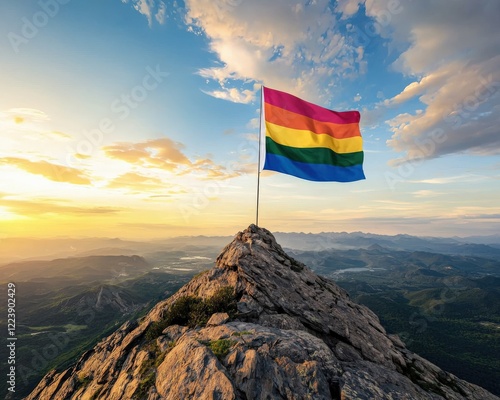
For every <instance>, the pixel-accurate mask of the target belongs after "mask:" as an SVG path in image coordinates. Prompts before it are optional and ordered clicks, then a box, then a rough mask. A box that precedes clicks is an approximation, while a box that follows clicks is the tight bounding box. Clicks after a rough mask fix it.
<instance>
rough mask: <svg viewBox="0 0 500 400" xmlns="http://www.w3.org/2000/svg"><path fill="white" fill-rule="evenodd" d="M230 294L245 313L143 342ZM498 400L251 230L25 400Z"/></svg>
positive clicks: (218, 317)
mask: <svg viewBox="0 0 500 400" xmlns="http://www.w3.org/2000/svg"><path fill="white" fill-rule="evenodd" d="M227 286H231V287H232V288H233V289H234V296H235V298H236V301H237V312H236V313H235V315H234V316H233V317H232V318H230V317H229V315H228V314H224V313H214V314H213V315H212V316H211V318H210V319H209V320H208V323H206V324H205V325H204V326H198V327H194V328H193V327H191V328H189V327H186V326H179V325H171V326H168V327H166V328H165V329H164V330H163V331H162V332H161V334H160V335H159V336H158V337H157V338H156V339H155V340H153V341H151V340H149V341H148V339H147V338H146V337H147V335H146V332H147V330H148V328H150V326H152V325H153V324H154V323H155V322H157V321H160V320H162V319H163V318H164V316H165V315H166V313H168V311H169V309H170V307H171V306H172V304H174V303H175V302H176V301H177V300H178V299H180V298H182V297H185V296H196V297H199V298H203V299H207V298H209V297H210V296H212V295H213V294H214V293H216V292H217V290H219V289H221V288H224V287H227ZM134 398H136V399H149V400H159V399H169V400H170V399H171V400H174V399H179V400H181V399H182V400H184V399H201V400H203V399H221V400H226V399H227V400H229V399H238V400H254V399H297V400H303V399H314V400H316V399H318V400H322V399H325V400H326V399H345V400H346V399H352V400H354V399H370V400H372V399H381V400H382V399H394V400H396V399H412V400H415V399H417V400H418V399H478V400H479V399H481V400H488V399H499V398H498V397H496V396H494V395H493V394H491V393H489V392H487V391H486V390H484V389H482V388H480V387H478V386H476V385H473V384H470V383H468V382H465V381H463V380H461V379H459V378H457V377H455V376H454V375H452V374H449V373H447V372H444V371H443V370H441V369H440V368H438V367H437V366H435V365H434V364H432V363H430V362H429V361H427V360H425V359H423V358H422V357H419V356H418V355H416V354H414V353H412V352H410V351H409V350H408V349H406V348H405V346H404V344H403V343H402V342H401V340H400V339H399V338H398V337H397V336H394V335H388V334H387V333H386V332H385V330H384V328H383V327H382V326H381V325H380V322H379V320H378V318H377V316H376V315H375V314H374V313H373V312H372V311H370V310H369V309H368V308H366V307H364V306H361V305H358V304H356V303H354V302H352V301H351V300H350V299H349V296H348V294H347V293H346V291H344V290H343V289H341V288H340V287H339V286H337V285H336V284H335V283H334V282H333V281H331V280H329V279H326V278H323V277H321V276H318V275H316V274H315V273H313V272H312V271H311V270H310V269H309V268H307V267H306V266H305V265H303V264H301V263H300V262H298V261H296V260H294V259H292V258H291V257H290V256H288V255H287V254H286V253H285V252H284V251H283V249H282V248H281V246H280V245H279V244H277V243H276V240H275V238H274V236H273V235H272V234H271V233H270V232H269V231H267V230H266V229H263V228H259V227H256V226H255V225H250V226H249V227H248V228H247V229H246V230H244V231H243V232H240V233H238V234H237V235H236V237H235V238H234V240H233V241H232V242H231V243H230V244H228V245H227V246H226V247H225V248H224V249H223V250H222V252H221V254H220V255H219V257H218V258H217V261H216V264H215V266H214V267H213V268H212V269H211V270H209V271H208V272H207V273H204V274H200V275H199V276H197V277H195V278H193V280H191V282H189V283H188V284H186V285H185V286H184V287H183V288H181V289H180V290H179V291H178V292H177V293H176V294H174V295H173V296H172V297H170V298H169V299H168V300H165V301H162V302H160V303H158V304H157V305H156V306H155V307H154V308H153V309H152V310H151V311H150V312H149V313H148V315H147V316H146V317H144V318H143V319H142V320H141V321H140V322H129V323H126V324H124V325H123V326H122V327H121V328H120V329H119V330H117V331H116V332H115V333H113V334H112V335H110V336H109V337H107V338H105V339H104V340H102V341H101V342H100V343H99V344H97V345H96V346H95V347H94V348H93V349H92V350H90V351H88V352H87V353H85V354H84V355H83V356H82V357H81V358H80V360H79V361H78V362H77V363H76V364H75V365H74V366H73V367H71V368H69V369H67V370H66V371H63V372H59V373H57V372H55V371H52V372H50V373H48V374H47V375H46V376H45V377H44V378H43V379H42V380H41V381H40V383H39V384H38V386H37V387H36V388H35V389H34V390H33V392H32V393H31V394H30V395H29V396H28V397H27V399H29V400H35V399H40V400H45V399H46V400H49V399H51V400H59V399H60V400H63V399H82V400H83V399H92V400H97V399H103V400H104V399H106V400H113V399H117V400H118V399H134Z"/></svg>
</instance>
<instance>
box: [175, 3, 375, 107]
mask: <svg viewBox="0 0 500 400" xmlns="http://www.w3.org/2000/svg"><path fill="white" fill-rule="evenodd" d="M186 9H187V12H186V16H185V21H186V24H187V25H188V26H189V27H190V28H191V30H192V31H194V32H202V33H203V34H204V35H205V36H206V37H207V38H208V39H209V43H210V49H211V51H212V52H213V53H214V54H215V55H216V56H217V58H218V60H219V62H220V64H219V65H216V66H213V67H210V68H203V69H200V71H199V75H200V76H202V77H204V78H206V79H207V80H208V81H209V82H211V83H215V84H216V85H217V86H218V88H217V89H210V90H205V92H206V93H208V94H210V95H212V96H214V97H217V98H221V99H225V100H229V101H233V102H238V103H248V102H251V101H254V100H255V94H256V92H257V90H258V89H259V85H255V82H257V83H261V82H263V83H264V84H266V85H270V86H273V87H275V88H277V89H281V90H285V91H290V92H293V93H295V94H297V95H300V96H303V97H305V98H307V99H309V100H311V101H318V100H322V101H328V100H329V99H330V97H331V95H332V91H331V88H332V87H333V86H334V85H335V83H339V84H340V82H341V80H342V79H345V78H348V77H351V76H355V75H357V74H358V73H360V72H361V73H362V70H363V69H364V68H366V64H365V61H364V60H363V50H362V49H361V48H359V46H354V45H352V44H350V43H349V42H347V41H346V40H345V37H344V35H342V34H341V33H340V31H339V30H338V23H337V22H338V16H337V14H336V13H335V11H334V10H333V8H332V6H331V4H330V2H329V1H327V0H319V1H315V2H309V1H300V2H295V3H290V2H288V1H287V0H277V1H273V2H268V1H264V0H255V1H236V2H232V1H208V0H187V1H186ZM291 26H293V29H290V27H291ZM337 91H338V87H337Z"/></svg>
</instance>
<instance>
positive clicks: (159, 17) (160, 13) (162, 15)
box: [155, 1, 167, 25]
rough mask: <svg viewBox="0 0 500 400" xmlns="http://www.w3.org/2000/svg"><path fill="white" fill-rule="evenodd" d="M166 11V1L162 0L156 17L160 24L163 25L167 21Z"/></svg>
mask: <svg viewBox="0 0 500 400" xmlns="http://www.w3.org/2000/svg"><path fill="white" fill-rule="evenodd" d="M166 13H167V7H166V6H165V3H164V2H163V1H160V4H159V5H158V11H157V12H156V15H155V19H156V20H157V21H158V23H159V24H161V25H163V24H164V23H165V18H166Z"/></svg>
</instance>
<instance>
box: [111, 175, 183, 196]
mask: <svg viewBox="0 0 500 400" xmlns="http://www.w3.org/2000/svg"><path fill="white" fill-rule="evenodd" d="M107 187H108V188H110V189H125V190H127V191H130V192H132V193H141V194H144V193H151V192H157V191H162V192H167V193H171V194H174V193H182V192H184V190H183V189H182V188H181V187H180V186H178V185H174V184H170V183H168V182H166V181H165V180H164V179H161V178H159V177H153V176H145V175H141V174H138V173H136V172H127V173H125V174H123V175H120V176H118V177H116V178H114V179H113V180H111V181H110V182H109V184H108V185H107ZM165 195H166V194H162V196H165Z"/></svg>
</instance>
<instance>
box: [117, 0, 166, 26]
mask: <svg viewBox="0 0 500 400" xmlns="http://www.w3.org/2000/svg"><path fill="white" fill-rule="evenodd" d="M122 3H125V4H127V3H129V0H122ZM130 3H131V4H132V7H134V9H135V10H137V11H138V12H139V13H140V14H142V15H144V16H145V17H146V19H147V20H148V25H149V27H150V28H151V27H152V26H153V18H154V19H155V20H156V21H157V22H158V23H159V24H163V23H165V19H166V11H167V9H166V6H165V3H164V2H163V1H158V2H156V1H155V0H130Z"/></svg>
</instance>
